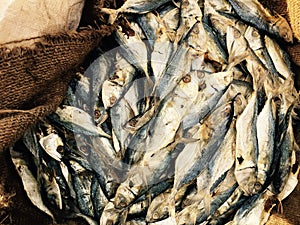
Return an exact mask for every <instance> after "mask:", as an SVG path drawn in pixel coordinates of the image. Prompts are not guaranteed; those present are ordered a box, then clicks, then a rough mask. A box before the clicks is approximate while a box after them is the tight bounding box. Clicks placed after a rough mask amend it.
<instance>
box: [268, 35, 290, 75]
mask: <svg viewBox="0 0 300 225" xmlns="http://www.w3.org/2000/svg"><path fill="white" fill-rule="evenodd" d="M264 43H265V46H266V48H267V51H268V53H269V55H270V57H271V59H272V62H273V63H274V66H275V68H276V70H277V71H278V72H279V73H280V74H281V75H282V76H283V77H285V78H288V77H291V76H293V72H292V70H291V62H290V60H289V57H288V54H287V53H286V52H285V51H283V50H282V49H281V48H280V46H279V45H278V44H277V43H276V42H275V41H274V40H273V39H271V38H270V37H269V36H267V35H265V39H264Z"/></svg>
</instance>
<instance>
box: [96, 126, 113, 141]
mask: <svg viewBox="0 0 300 225" xmlns="http://www.w3.org/2000/svg"><path fill="white" fill-rule="evenodd" d="M96 129H97V132H98V135H99V137H106V138H108V139H112V137H111V136H110V135H109V134H107V133H105V132H104V130H103V129H102V128H101V127H99V126H97V127H96Z"/></svg>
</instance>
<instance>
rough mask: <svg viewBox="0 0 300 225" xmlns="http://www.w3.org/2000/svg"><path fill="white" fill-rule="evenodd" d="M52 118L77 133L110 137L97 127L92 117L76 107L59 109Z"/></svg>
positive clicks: (67, 106)
mask: <svg viewBox="0 0 300 225" xmlns="http://www.w3.org/2000/svg"><path fill="white" fill-rule="evenodd" d="M50 118H51V119H53V120H55V122H57V123H59V124H61V125H63V126H64V127H65V128H67V129H69V130H71V131H73V132H75V133H82V134H87V135H93V136H104V137H110V136H109V135H108V134H107V133H105V132H104V131H103V130H102V129H101V128H100V127H96V126H95V124H94V122H93V119H92V117H91V116H90V115H89V114H88V113H87V112H85V111H84V110H82V109H79V108H76V107H74V106H69V105H63V106H61V107H58V108H57V109H56V111H55V112H54V113H53V114H51V115H50Z"/></svg>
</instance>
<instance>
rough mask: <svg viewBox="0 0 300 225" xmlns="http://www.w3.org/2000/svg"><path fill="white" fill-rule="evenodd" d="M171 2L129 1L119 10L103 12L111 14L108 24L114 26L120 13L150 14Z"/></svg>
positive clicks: (166, 0)
mask: <svg viewBox="0 0 300 225" xmlns="http://www.w3.org/2000/svg"><path fill="white" fill-rule="evenodd" d="M169 1H170V0H162V1H158V0H154V1H145V0H129V1H126V2H125V3H124V4H123V5H122V6H121V7H120V8H119V9H117V10H115V9H108V8H102V9H101V11H102V12H104V13H107V14H109V19H108V22H109V23H110V24H113V23H114V22H115V20H116V19H117V16H118V14H119V13H136V14H144V13H147V12H150V11H152V10H154V9H156V8H158V7H159V6H161V5H163V4H165V3H167V2H169Z"/></svg>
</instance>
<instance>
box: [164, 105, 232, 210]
mask: <svg viewBox="0 0 300 225" xmlns="http://www.w3.org/2000/svg"><path fill="white" fill-rule="evenodd" d="M232 116H233V104H232V102H229V103H227V104H225V105H224V106H221V107H219V108H218V109H216V110H215V111H214V112H213V113H212V114H211V115H210V116H209V117H208V118H207V119H206V120H204V121H203V124H202V125H201V126H200V129H199V133H198V134H197V135H200V136H199V137H200V141H198V142H195V143H189V144H187V145H186V146H185V147H184V149H183V150H182V151H181V153H180V154H179V156H178V157H177V159H176V161H175V177H174V185H173V190H172V194H171V196H170V201H171V202H172V205H173V206H172V207H173V212H172V211H171V215H174V196H175V194H176V192H177V191H178V190H179V188H180V187H182V186H183V185H185V184H187V183H189V182H191V181H192V180H194V179H195V178H196V177H197V176H198V174H199V173H200V172H201V171H202V170H203V169H204V168H205V167H206V165H207V164H208V162H209V161H210V159H211V158H212V157H213V155H214V154H215V152H216V151H217V150H218V148H219V146H220V144H221V140H223V138H224V136H225V134H226V132H227V129H228V125H229V124H230V122H231V119H232ZM216 121H218V122H216ZM197 135H196V137H197ZM193 138H195V137H193Z"/></svg>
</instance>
